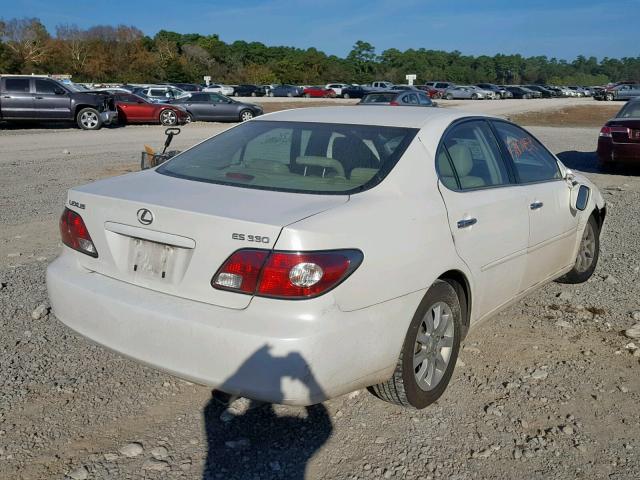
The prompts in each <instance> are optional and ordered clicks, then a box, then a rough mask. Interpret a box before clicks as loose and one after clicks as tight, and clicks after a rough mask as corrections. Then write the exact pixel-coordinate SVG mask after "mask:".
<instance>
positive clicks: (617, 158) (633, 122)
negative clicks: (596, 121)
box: [598, 98, 640, 168]
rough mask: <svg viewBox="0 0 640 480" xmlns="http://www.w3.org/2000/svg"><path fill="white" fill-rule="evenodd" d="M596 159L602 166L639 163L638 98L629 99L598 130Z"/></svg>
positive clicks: (639, 113) (639, 126)
mask: <svg viewBox="0 0 640 480" xmlns="http://www.w3.org/2000/svg"><path fill="white" fill-rule="evenodd" d="M598 159H599V160H600V165H601V166H602V167H604V168H610V167H613V166H615V165H616V164H618V163H624V162H639V163H640V98H637V99H635V100H629V101H628V102H627V103H626V105H625V106H624V107H622V109H621V110H620V111H619V112H618V113H617V114H616V116H615V117H614V118H612V119H611V120H609V121H608V122H607V123H606V124H605V125H604V127H602V129H601V130H600V136H599V137H598Z"/></svg>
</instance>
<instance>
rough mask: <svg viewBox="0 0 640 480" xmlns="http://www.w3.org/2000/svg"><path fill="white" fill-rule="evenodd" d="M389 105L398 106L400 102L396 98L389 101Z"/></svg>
mask: <svg viewBox="0 0 640 480" xmlns="http://www.w3.org/2000/svg"><path fill="white" fill-rule="evenodd" d="M389 105H390V106H392V107H397V106H399V105H400V104H399V103H398V102H396V101H395V100H393V101H391V102H389Z"/></svg>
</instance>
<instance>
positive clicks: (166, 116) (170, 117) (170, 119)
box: [160, 110, 178, 125]
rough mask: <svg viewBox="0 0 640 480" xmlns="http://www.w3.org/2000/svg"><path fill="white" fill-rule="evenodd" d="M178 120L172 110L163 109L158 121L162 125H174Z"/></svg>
mask: <svg viewBox="0 0 640 480" xmlns="http://www.w3.org/2000/svg"><path fill="white" fill-rule="evenodd" d="M177 122H178V117H177V116H176V113H175V112H174V111H173V110H165V111H163V112H162V113H161V114H160V123H162V124H163V125H175V124H176V123H177Z"/></svg>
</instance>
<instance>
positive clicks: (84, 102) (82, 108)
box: [0, 75, 118, 130]
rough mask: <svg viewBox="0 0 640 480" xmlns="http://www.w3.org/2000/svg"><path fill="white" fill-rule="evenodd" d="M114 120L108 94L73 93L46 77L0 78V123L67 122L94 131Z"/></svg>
mask: <svg viewBox="0 0 640 480" xmlns="http://www.w3.org/2000/svg"><path fill="white" fill-rule="evenodd" d="M117 117H118V111H117V110H116V105H115V102H114V99H113V96H112V95H111V94H110V93H109V92H94V91H84V90H83V91H76V90H75V89H73V88H71V87H70V86H68V85H63V84H62V83H60V82H59V81H57V80H54V79H52V78H49V77H46V76H35V75H25V76H22V75H0V120H3V121H6V122H14V121H33V120H37V121H69V122H76V124H77V125H78V127H80V128H82V129H83V130H98V129H100V128H101V127H102V126H103V125H109V124H111V123H113V122H115V121H117Z"/></svg>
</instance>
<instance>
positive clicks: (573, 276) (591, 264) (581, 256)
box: [558, 215, 600, 283]
mask: <svg viewBox="0 0 640 480" xmlns="http://www.w3.org/2000/svg"><path fill="white" fill-rule="evenodd" d="M599 257H600V227H599V226H598V222H597V221H596V219H595V217H594V216H593V215H591V216H590V217H589V221H588V222H587V225H586V226H585V227H584V231H583V232H582V238H581V239H580V246H579V247H578V256H577V257H576V263H575V264H574V265H573V268H572V269H571V270H570V271H569V272H568V273H566V274H565V275H564V276H562V277H560V278H559V279H558V282H560V283H584V282H586V281H587V280H589V278H591V275H593V272H594V270H595V269H596V266H597V265H598V258H599Z"/></svg>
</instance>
